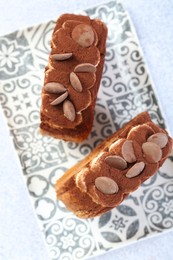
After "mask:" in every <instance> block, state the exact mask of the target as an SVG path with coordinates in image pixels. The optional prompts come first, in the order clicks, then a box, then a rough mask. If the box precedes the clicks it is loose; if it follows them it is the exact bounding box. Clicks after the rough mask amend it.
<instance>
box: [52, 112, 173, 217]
mask: <svg viewBox="0 0 173 260" xmlns="http://www.w3.org/2000/svg"><path fill="white" fill-rule="evenodd" d="M171 149H172V139H171V138H170V137H169V136H168V133H167V132H166V131H165V130H163V129H161V128H160V127H159V126H157V125H156V124H154V123H153V122H152V121H151V119H150V116H149V114H148V113H147V112H143V113H141V114H139V115H138V116H136V117H135V118H134V119H132V120H131V121H130V122H129V123H127V124H126V125H125V126H124V127H123V128H122V129H120V130H119V131H117V132H116V133H114V134H112V135H111V136H110V137H108V138H107V139H106V140H105V141H103V142H102V143H100V144H99V145H98V146H97V147H96V148H95V149H94V150H93V151H92V152H91V153H90V154H89V155H88V156H87V157H86V158H84V159H83V160H82V161H80V162H79V163H78V164H76V165H75V166H74V167H72V168H71V169H69V170H68V171H67V172H66V173H65V174H64V175H63V176H62V177H61V178H60V179H59V180H58V181H57V183H56V185H55V189H56V194H57V199H59V200H61V201H62V202H63V203H64V204H65V205H66V207H67V208H68V209H69V210H71V211H73V212H74V214H76V215H77V216H78V217H81V218H89V217H95V216H99V215H101V214H103V213H105V212H107V211H109V210H111V209H112V208H114V207H116V206H117V205H119V204H120V203H121V202H122V201H123V200H124V198H126V197H127V196H128V195H129V193H130V192H133V191H135V190H136V189H137V188H138V187H139V186H140V184H141V183H142V182H144V181H145V180H147V179H148V178H149V177H151V176H152V175H154V174H155V173H156V172H157V170H158V169H159V167H160V166H161V165H162V164H163V163H164V161H165V160H166V158H167V157H168V155H169V154H170V152H171Z"/></svg>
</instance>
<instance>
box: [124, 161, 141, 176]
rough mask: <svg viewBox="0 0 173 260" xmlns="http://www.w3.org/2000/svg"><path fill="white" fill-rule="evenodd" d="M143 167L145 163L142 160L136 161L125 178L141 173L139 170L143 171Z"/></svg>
mask: <svg viewBox="0 0 173 260" xmlns="http://www.w3.org/2000/svg"><path fill="white" fill-rule="evenodd" d="M144 167H145V163H144V162H138V163H135V164H134V165H133V166H132V167H131V168H130V169H129V170H128V172H127V173H126V177H127V178H133V177H136V176H138V175H139V174H141V172H142V171H143V169H144Z"/></svg>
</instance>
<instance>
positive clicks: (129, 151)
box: [121, 140, 136, 163]
mask: <svg viewBox="0 0 173 260" xmlns="http://www.w3.org/2000/svg"><path fill="white" fill-rule="evenodd" d="M121 152H122V156H123V158H124V159H125V160H126V162H128V163H133V162H136V155H135V152H134V148H133V141H131V140H126V141H125V142H124V143H123V145H122V148H121Z"/></svg>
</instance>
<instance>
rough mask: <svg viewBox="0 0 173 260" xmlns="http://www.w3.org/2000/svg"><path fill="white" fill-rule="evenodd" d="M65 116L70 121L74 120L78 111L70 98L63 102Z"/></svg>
mask: <svg viewBox="0 0 173 260" xmlns="http://www.w3.org/2000/svg"><path fill="white" fill-rule="evenodd" d="M63 111H64V116H65V117H66V118H67V119H69V120H70V121H72V122H73V121H74V120H75V117H76V112H75V108H74V105H73V103H72V102H71V101H70V100H65V101H64V103H63Z"/></svg>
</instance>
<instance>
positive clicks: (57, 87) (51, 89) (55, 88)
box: [44, 82, 66, 94]
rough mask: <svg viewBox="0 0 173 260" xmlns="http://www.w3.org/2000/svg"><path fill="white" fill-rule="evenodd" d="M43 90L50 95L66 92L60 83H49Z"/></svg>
mask: <svg viewBox="0 0 173 260" xmlns="http://www.w3.org/2000/svg"><path fill="white" fill-rule="evenodd" d="M44 89H45V90H46V91H47V92H48V93H52V94H59V93H63V92H65V91H66V88H65V87H64V86H63V85H62V84H61V83H58V82H49V83H47V84H46V85H45V86H44Z"/></svg>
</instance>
